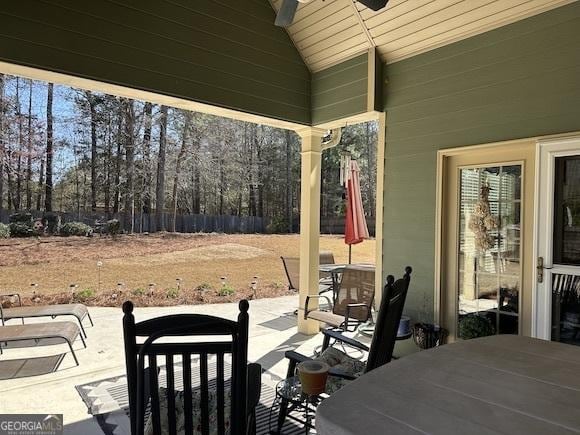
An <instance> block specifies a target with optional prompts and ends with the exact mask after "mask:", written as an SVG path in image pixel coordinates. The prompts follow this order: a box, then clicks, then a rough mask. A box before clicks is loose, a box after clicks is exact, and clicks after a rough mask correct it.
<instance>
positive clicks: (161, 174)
mask: <svg viewBox="0 0 580 435" xmlns="http://www.w3.org/2000/svg"><path fill="white" fill-rule="evenodd" d="M167 111H168V109H167V106H161V115H160V117H159V155H158V157H157V186H156V190H155V223H156V226H157V231H165V224H164V222H163V211H164V209H165V159H166V152H167V151H166V147H167Z"/></svg>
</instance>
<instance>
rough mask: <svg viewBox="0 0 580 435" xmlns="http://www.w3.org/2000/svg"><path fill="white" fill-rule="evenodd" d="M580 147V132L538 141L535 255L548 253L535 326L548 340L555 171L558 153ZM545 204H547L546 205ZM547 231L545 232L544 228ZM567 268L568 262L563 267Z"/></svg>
mask: <svg viewBox="0 0 580 435" xmlns="http://www.w3.org/2000/svg"><path fill="white" fill-rule="evenodd" d="M579 151H580V136H568V137H560V138H544V139H542V138H541V139H539V140H538V141H537V145H536V156H537V165H536V166H537V171H536V199H535V201H536V216H537V221H536V222H537V225H536V226H535V234H534V238H535V243H534V254H533V255H534V258H536V259H538V258H539V257H540V256H542V257H544V266H545V267H547V268H548V269H544V271H543V272H544V279H543V284H539V283H538V282H537V279H534V307H535V309H534V315H533V317H532V327H533V333H534V336H535V337H537V338H541V339H544V340H551V338H552V292H551V290H550V291H548V288H549V287H548V284H549V283H551V282H552V271H551V270H550V269H549V268H551V267H552V265H553V263H552V262H553V245H552V243H548V241H549V240H551V237H549V236H547V235H548V234H552V233H553V231H554V215H553V213H546V212H545V211H546V210H553V209H554V192H553V190H554V189H553V186H554V172H555V159H556V157H565V156H570V155H578V154H580V153H579ZM543 206H544V207H543ZM542 229H543V231H544V232H543V234H544V235H542V231H541V230H542ZM559 269H562V270H565V269H566V266H562V267H559Z"/></svg>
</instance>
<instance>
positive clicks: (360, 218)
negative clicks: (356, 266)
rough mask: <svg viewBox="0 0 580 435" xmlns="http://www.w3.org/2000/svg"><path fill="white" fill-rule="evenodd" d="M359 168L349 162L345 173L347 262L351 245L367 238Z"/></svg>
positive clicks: (350, 254)
mask: <svg viewBox="0 0 580 435" xmlns="http://www.w3.org/2000/svg"><path fill="white" fill-rule="evenodd" d="M359 172H360V169H359V166H358V163H357V162H356V160H350V165H349V169H348V171H346V177H345V180H344V182H345V184H346V217H345V223H344V243H346V244H347V245H348V262H349V264H350V263H351V260H352V258H351V257H352V245H356V244H357V243H361V242H362V241H363V240H364V239H368V238H369V230H368V227H367V221H366V218H365V212H364V208H363V203H362V197H361V191H360V180H359Z"/></svg>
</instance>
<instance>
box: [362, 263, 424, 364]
mask: <svg viewBox="0 0 580 435" xmlns="http://www.w3.org/2000/svg"><path fill="white" fill-rule="evenodd" d="M412 271H413V269H412V268H411V267H409V266H407V267H406V268H405V275H404V276H403V278H401V279H398V280H397V281H395V278H394V277H393V275H389V276H388V277H387V284H386V285H385V288H384V290H383V297H382V299H381V306H380V308H379V314H378V316H377V322H376V326H375V333H374V334H373V339H372V342H371V347H370V350H369V356H368V359H367V364H366V367H365V373H366V372H369V371H371V370H374V369H376V368H377V367H380V366H382V365H384V364H387V363H388V362H390V361H391V358H392V357H393V349H394V348H395V341H396V339H397V330H398V329H399V322H400V321H401V316H402V315H403V308H404V307H405V300H406V298H407V291H408V290H409V283H410V282H411V272H412Z"/></svg>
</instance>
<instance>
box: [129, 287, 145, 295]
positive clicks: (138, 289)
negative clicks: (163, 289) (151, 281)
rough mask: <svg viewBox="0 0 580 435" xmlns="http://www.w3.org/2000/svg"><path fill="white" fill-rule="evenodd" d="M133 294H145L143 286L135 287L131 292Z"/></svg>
mask: <svg viewBox="0 0 580 435" xmlns="http://www.w3.org/2000/svg"><path fill="white" fill-rule="evenodd" d="M132 293H133V294H134V295H135V296H143V295H144V294H145V289H144V288H141V287H139V288H136V289H135V290H133V292H132Z"/></svg>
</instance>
